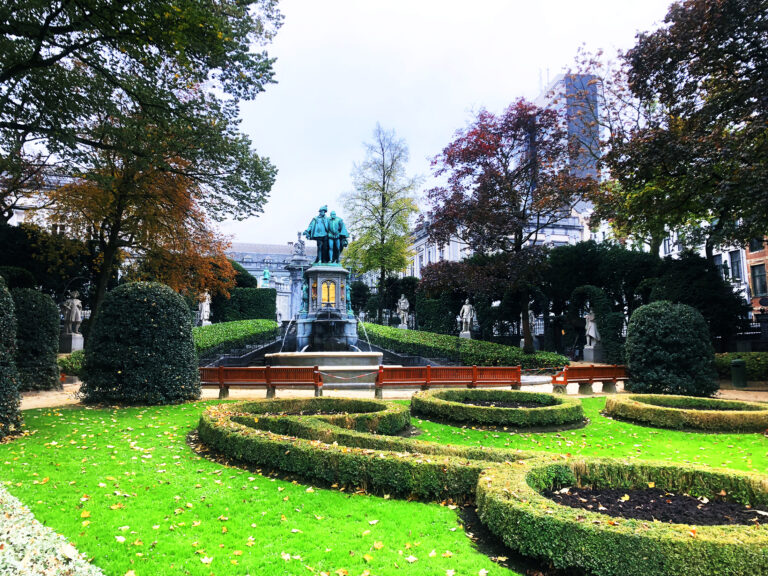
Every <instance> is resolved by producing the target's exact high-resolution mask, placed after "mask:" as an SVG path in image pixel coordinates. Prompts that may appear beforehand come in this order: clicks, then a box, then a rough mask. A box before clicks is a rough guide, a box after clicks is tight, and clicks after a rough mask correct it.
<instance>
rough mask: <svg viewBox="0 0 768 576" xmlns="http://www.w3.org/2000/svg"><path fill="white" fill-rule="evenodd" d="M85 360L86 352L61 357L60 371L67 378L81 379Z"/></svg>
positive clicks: (59, 360)
mask: <svg viewBox="0 0 768 576" xmlns="http://www.w3.org/2000/svg"><path fill="white" fill-rule="evenodd" d="M84 359H85V352H83V351H82V350H75V351H74V352H72V353H71V354H67V355H66V356H61V357H59V359H58V364H59V370H61V372H62V373H63V374H66V375H67V376H76V377H78V378H80V376H81V375H82V373H83V361H84Z"/></svg>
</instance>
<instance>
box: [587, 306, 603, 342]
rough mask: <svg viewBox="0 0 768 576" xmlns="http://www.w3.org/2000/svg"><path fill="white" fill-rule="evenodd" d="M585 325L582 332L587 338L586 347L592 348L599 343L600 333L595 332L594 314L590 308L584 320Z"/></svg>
mask: <svg viewBox="0 0 768 576" xmlns="http://www.w3.org/2000/svg"><path fill="white" fill-rule="evenodd" d="M585 320H586V324H585V326H584V332H585V335H586V338H587V346H588V347H590V348H594V347H595V346H597V344H598V343H599V342H600V332H598V330H597V323H596V322H595V312H594V310H592V308H590V309H589V310H588V311H587V316H586V318H585Z"/></svg>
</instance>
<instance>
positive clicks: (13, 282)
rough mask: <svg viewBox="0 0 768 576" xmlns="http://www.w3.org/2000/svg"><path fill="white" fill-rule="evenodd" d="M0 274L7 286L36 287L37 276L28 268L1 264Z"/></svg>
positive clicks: (12, 287) (10, 287)
mask: <svg viewBox="0 0 768 576" xmlns="http://www.w3.org/2000/svg"><path fill="white" fill-rule="evenodd" d="M0 276H2V277H3V279H4V280H5V284H6V286H7V287H8V288H9V289H11V290H13V289H14V288H34V287H35V277H34V276H32V272H30V271H29V270H27V269H26V268H20V267H18V266H0Z"/></svg>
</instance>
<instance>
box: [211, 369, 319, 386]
mask: <svg viewBox="0 0 768 576" xmlns="http://www.w3.org/2000/svg"><path fill="white" fill-rule="evenodd" d="M319 380H320V374H319V373H316V370H315V368H314V367H312V366H306V367H305V366H247V367H240V366H218V367H216V368H211V367H205V368H200V381H201V382H202V383H217V384H233V383H236V382H242V383H248V384H294V383H295V384H304V383H314V382H315V381H319Z"/></svg>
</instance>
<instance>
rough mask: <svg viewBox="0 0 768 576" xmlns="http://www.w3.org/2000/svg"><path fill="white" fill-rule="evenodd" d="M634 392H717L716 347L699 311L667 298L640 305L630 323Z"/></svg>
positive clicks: (629, 366) (628, 349)
mask: <svg viewBox="0 0 768 576" xmlns="http://www.w3.org/2000/svg"><path fill="white" fill-rule="evenodd" d="M625 348H626V355H627V369H628V370H629V377H630V382H629V383H628V388H629V390H630V391H631V392H635V393H641V394H679V395H682V396H711V395H713V394H714V393H715V392H717V389H718V384H717V373H716V372H715V352H714V349H713V348H712V343H711V341H710V339H709V329H708V327H707V323H706V321H705V320H704V317H703V316H702V315H701V313H700V312H699V311H698V310H696V309H695V308H692V307H690V306H687V305H685V304H673V303H671V302H668V301H666V300H661V301H659V302H652V303H651V304H647V305H645V306H640V307H639V308H638V309H637V310H635V312H634V314H632V317H631V318H630V319H629V325H628V326H627V343H626V346H625Z"/></svg>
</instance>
